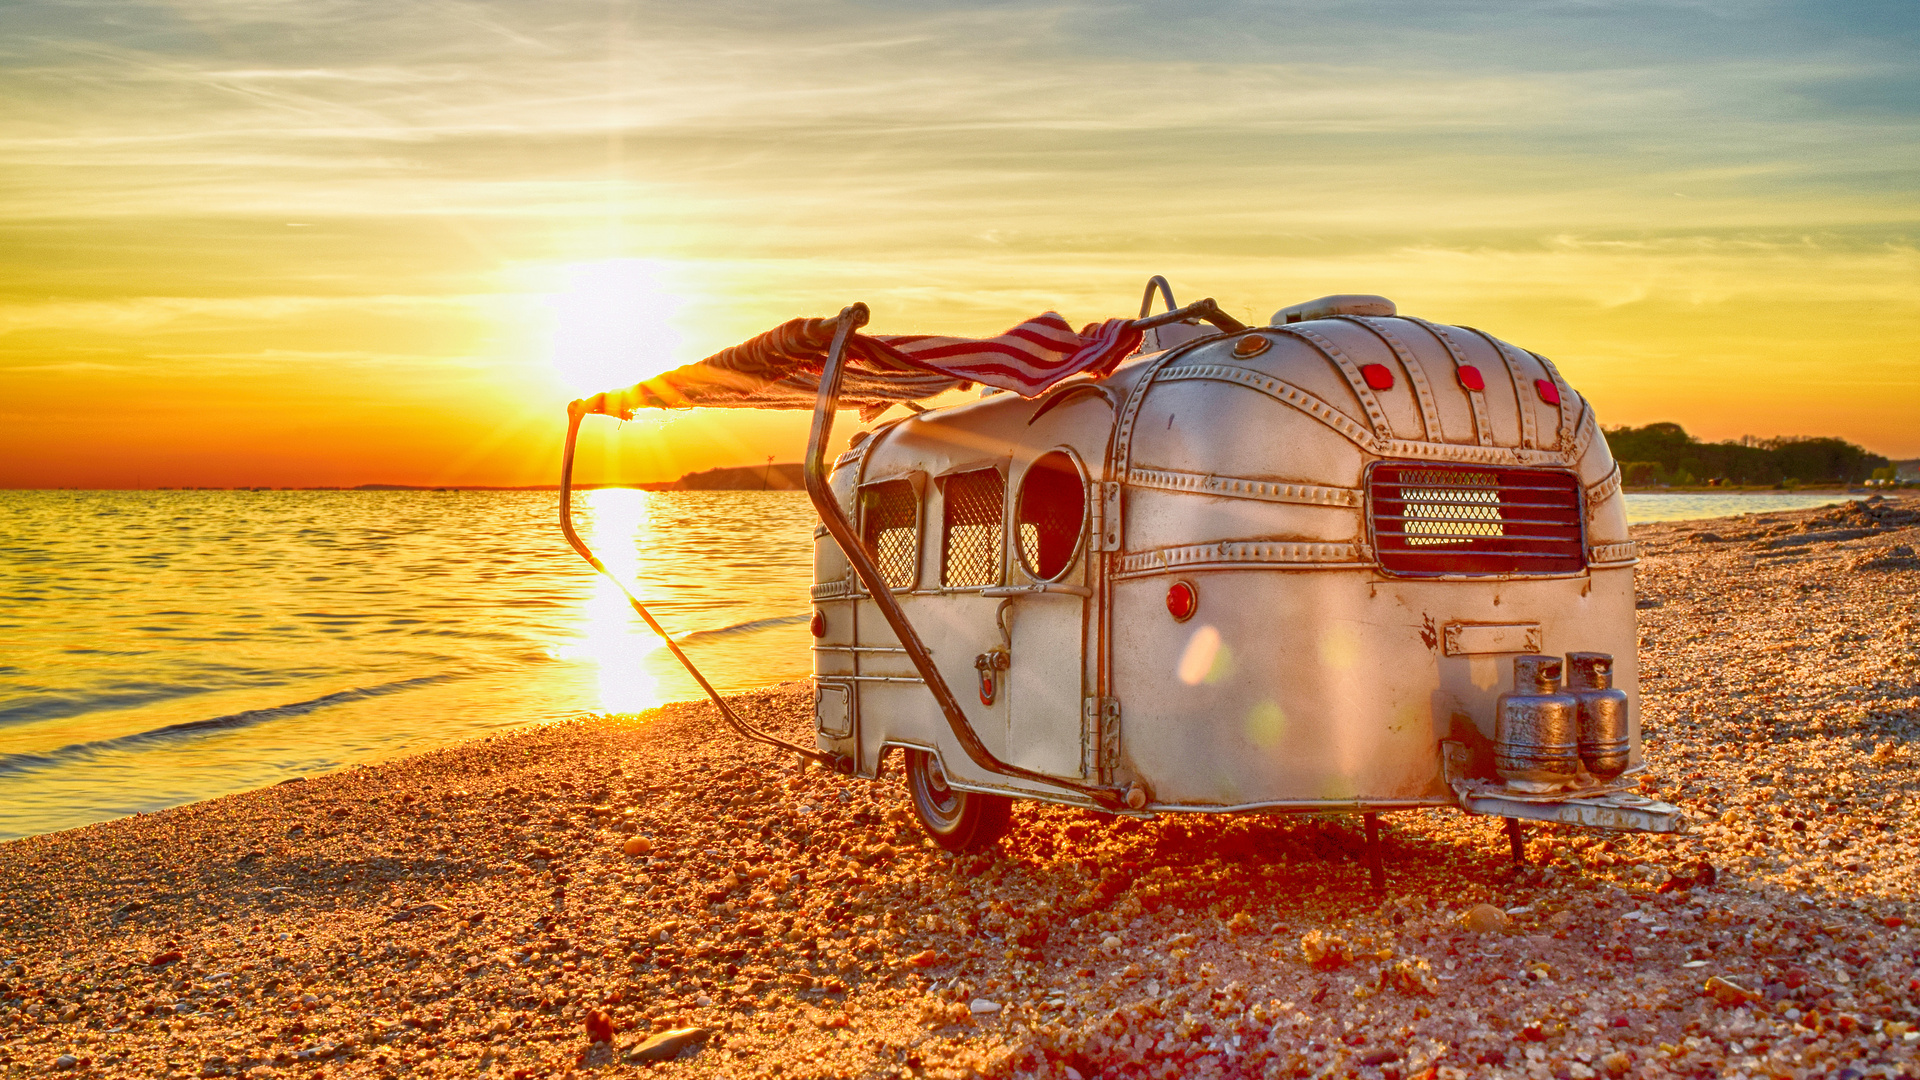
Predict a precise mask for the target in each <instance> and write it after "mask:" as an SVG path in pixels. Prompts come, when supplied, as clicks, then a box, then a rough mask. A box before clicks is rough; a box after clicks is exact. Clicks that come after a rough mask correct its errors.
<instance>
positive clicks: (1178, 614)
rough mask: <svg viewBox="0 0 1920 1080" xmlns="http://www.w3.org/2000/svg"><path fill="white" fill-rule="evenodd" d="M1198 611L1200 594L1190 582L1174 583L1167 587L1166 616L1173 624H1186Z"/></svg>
mask: <svg viewBox="0 0 1920 1080" xmlns="http://www.w3.org/2000/svg"><path fill="white" fill-rule="evenodd" d="M1199 610H1200V592H1199V590H1197V589H1195V588H1194V587H1193V582H1191V581H1176V582H1174V583H1173V584H1172V585H1169V586H1167V614H1169V615H1171V616H1173V621H1174V622H1186V621H1187V620H1188V619H1191V618H1193V613H1194V612H1196V611H1199Z"/></svg>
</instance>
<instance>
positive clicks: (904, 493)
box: [860, 480, 920, 589]
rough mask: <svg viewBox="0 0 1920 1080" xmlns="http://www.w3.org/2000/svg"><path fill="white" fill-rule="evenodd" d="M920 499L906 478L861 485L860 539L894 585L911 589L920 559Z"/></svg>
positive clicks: (891, 584) (892, 587)
mask: <svg viewBox="0 0 1920 1080" xmlns="http://www.w3.org/2000/svg"><path fill="white" fill-rule="evenodd" d="M919 524H920V500H918V499H916V498H914V496H913V485H912V484H911V483H909V482H908V481H905V480H888V481H885V482H883V483H878V484H869V485H868V486H866V487H863V488H861V489H860V542H861V543H862V544H864V545H866V548H867V555H868V556H870V557H871V558H872V559H873V562H874V565H875V566H878V567H879V568H880V577H881V578H882V579H883V580H885V581H886V583H887V587H888V588H890V589H911V588H913V581H914V578H915V576H916V575H915V573H914V571H915V570H916V569H918V565H919V562H920V545H919V543H918V540H919V537H918V535H917V533H918V526H919Z"/></svg>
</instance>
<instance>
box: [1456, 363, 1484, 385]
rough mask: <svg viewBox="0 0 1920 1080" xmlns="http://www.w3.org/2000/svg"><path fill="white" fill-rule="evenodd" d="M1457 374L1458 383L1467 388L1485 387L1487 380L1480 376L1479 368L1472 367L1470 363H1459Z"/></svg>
mask: <svg viewBox="0 0 1920 1080" xmlns="http://www.w3.org/2000/svg"><path fill="white" fill-rule="evenodd" d="M1458 374H1459V376H1460V385H1461V386H1464V387H1466V388H1467V389H1469V390H1485V389H1486V388H1487V380H1485V379H1483V378H1481V377H1480V369H1479V368H1477V367H1474V366H1473V365H1472V364H1461V365H1460V370H1459V372H1458Z"/></svg>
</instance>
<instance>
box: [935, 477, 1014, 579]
mask: <svg viewBox="0 0 1920 1080" xmlns="http://www.w3.org/2000/svg"><path fill="white" fill-rule="evenodd" d="M1006 491H1007V482H1006V480H1005V479H1003V478H1002V477H1001V475H1000V472H999V470H998V469H980V470H978V471H976V472H964V473H955V474H954V475H952V476H949V477H947V481H946V498H945V500H943V501H944V502H945V505H946V509H945V512H944V521H943V529H942V532H943V535H944V540H945V542H944V545H943V547H944V550H945V556H944V557H943V558H942V559H941V564H940V583H941V584H942V585H946V586H948V587H949V588H956V589H967V588H973V587H975V586H980V585H997V584H999V583H1000V552H1001V550H1002V548H1003V547H1004V545H1005V540H1004V535H1005V534H1004V532H1003V529H1004V528H1005V526H1004V518H1003V515H1004V514H1005V511H1006Z"/></svg>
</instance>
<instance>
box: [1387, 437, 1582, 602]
mask: <svg viewBox="0 0 1920 1080" xmlns="http://www.w3.org/2000/svg"><path fill="white" fill-rule="evenodd" d="M1368 486H1369V488H1370V491H1369V494H1368V499H1367V504H1368V511H1369V513H1370V514H1371V516H1372V524H1373V538H1374V546H1375V548H1376V549H1377V550H1378V552H1379V556H1380V567H1381V569H1383V570H1385V571H1387V572H1388V573H1390V574H1398V575H1401V576H1406V577H1436V576H1440V575H1444V574H1465V575H1486V574H1566V573H1577V572H1579V571H1580V570H1583V569H1585V568H1586V543H1585V534H1584V532H1583V526H1584V524H1585V515H1584V514H1583V513H1582V511H1581V506H1580V483H1579V481H1578V480H1576V479H1575V478H1574V477H1573V476H1571V475H1570V474H1567V473H1562V472H1553V471H1550V470H1546V469H1474V468H1459V467H1451V468H1449V467H1445V466H1426V465H1397V464H1387V465H1379V466H1376V467H1375V468H1374V470H1373V473H1372V475H1371V476H1370V477H1369V479H1368Z"/></svg>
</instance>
